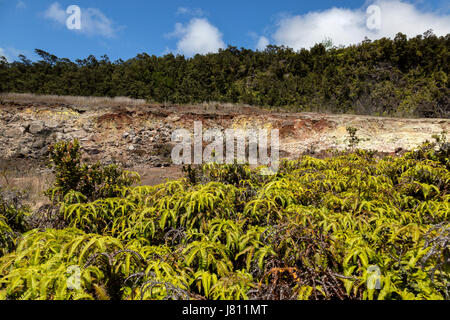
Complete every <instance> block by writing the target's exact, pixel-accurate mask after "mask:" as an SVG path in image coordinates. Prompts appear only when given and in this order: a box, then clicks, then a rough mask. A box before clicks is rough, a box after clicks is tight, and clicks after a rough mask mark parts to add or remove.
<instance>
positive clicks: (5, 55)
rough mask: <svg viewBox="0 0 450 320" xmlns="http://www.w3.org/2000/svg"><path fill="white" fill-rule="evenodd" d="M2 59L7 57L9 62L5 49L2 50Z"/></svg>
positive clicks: (0, 51)
mask: <svg viewBox="0 0 450 320" xmlns="http://www.w3.org/2000/svg"><path fill="white" fill-rule="evenodd" d="M0 57H5V58H6V60H8V61H9V57H8V55H7V54H6V50H5V49H3V48H0Z"/></svg>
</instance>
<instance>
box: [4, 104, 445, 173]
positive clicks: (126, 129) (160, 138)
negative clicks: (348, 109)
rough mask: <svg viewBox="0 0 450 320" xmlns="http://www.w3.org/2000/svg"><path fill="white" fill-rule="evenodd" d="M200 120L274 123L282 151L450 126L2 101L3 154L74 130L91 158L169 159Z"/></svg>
mask: <svg viewBox="0 0 450 320" xmlns="http://www.w3.org/2000/svg"><path fill="white" fill-rule="evenodd" d="M194 121H202V123H203V128H204V129H206V128H218V129H226V128H239V129H246V128H252V129H255V128H278V129H279V130H280V147H281V155H282V156H283V157H288V158H295V157H297V156H299V155H300V154H302V153H303V152H306V151H308V150H309V151H311V150H315V151H320V150H323V149H327V148H339V149H342V148H345V147H346V146H347V142H346V138H347V137H348V134H347V131H346V128H347V127H354V128H357V129H358V133H357V135H358V137H360V138H362V139H363V141H362V142H361V144H360V147H362V148H365V149H375V150H377V151H380V152H388V153H391V152H394V151H395V150H398V148H402V149H411V148H414V147H415V146H417V145H419V144H420V143H422V142H423V141H425V140H427V139H429V140H430V139H431V136H432V135H433V134H439V133H441V132H442V131H443V130H446V131H449V130H450V120H449V119H394V118H378V117H366V116H355V115H328V114H317V113H277V112H270V111H267V110H261V109H256V108H250V107H237V106H221V105H211V104H209V105H205V106H163V105H145V106H127V105H117V106H110V105H109V106H95V107H92V106H80V105H78V106H74V105H69V104H62V103H58V104H55V103H44V102H43V103H26V102H14V101H6V102H5V101H3V102H1V103H0V127H1V128H2V130H1V133H0V158H1V159H3V160H4V159H15V158H24V159H37V160H38V159H42V158H44V157H45V154H46V152H47V148H48V146H49V145H50V144H52V143H54V142H55V141H57V140H61V139H73V138H78V139H79V140H80V141H81V143H82V145H83V148H84V151H85V154H86V158H88V159H89V160H92V161H97V160H100V161H103V162H106V163H108V162H120V163H122V164H124V165H125V166H127V167H131V166H135V165H137V164H144V165H148V166H155V167H160V166H168V165H169V164H170V152H171V134H172V132H173V131H174V130H175V129H178V128H186V129H188V130H189V131H191V132H193V128H194V126H193V122H194Z"/></svg>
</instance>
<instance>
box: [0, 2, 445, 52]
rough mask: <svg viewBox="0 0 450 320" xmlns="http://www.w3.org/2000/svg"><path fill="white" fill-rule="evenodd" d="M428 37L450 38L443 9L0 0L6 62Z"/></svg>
mask: <svg viewBox="0 0 450 320" xmlns="http://www.w3.org/2000/svg"><path fill="white" fill-rule="evenodd" d="M70 5H77V6H79V7H80V9H81V29H80V30H69V29H68V28H67V27H66V23H65V21H66V19H67V17H68V16H69V15H68V14H67V13H66V9H67V7H69V6H70ZM370 5H375V6H377V8H379V11H378V12H377V13H376V14H379V16H377V17H379V25H378V26H377V27H376V28H369V27H368V24H367V23H366V22H367V19H368V18H369V16H370V14H369V13H367V11H366V10H367V8H368V7H369V6H370ZM372 17H373V16H372ZM377 21H378V20H377ZM427 29H433V30H434V32H435V33H436V34H438V35H443V34H447V33H450V4H449V2H448V1H443V0H433V1H407V0H375V1H356V0H349V1H329V0H315V1H300V0H276V1H264V0H259V1H258V0H255V1H254V0H240V1H235V0H228V1H211V0H209V1H200V0H199V1H180V0H174V1H168V0H166V1H161V0H159V1H144V0H128V1H106V0H91V1H87V0H70V1H65V0H59V1H54V0H49V1H47V0H0V55H4V56H6V57H7V58H8V60H14V59H16V58H17V55H18V54H25V55H26V56H27V57H29V58H31V59H36V56H35V55H34V53H33V51H34V49H35V48H39V49H43V50H45V51H49V52H51V53H53V54H55V55H57V56H58V57H65V58H69V59H72V60H73V59H77V58H85V57H87V56H88V55H89V54H94V55H95V56H97V57H99V56H101V55H103V54H107V55H108V56H109V57H110V58H111V59H112V60H116V59H118V58H122V59H124V60H126V59H129V58H132V57H134V56H136V54H138V53H142V52H147V53H149V54H155V55H163V54H166V53H168V52H172V53H174V54H177V53H179V54H184V55H186V56H192V55H193V54H195V53H207V52H215V51H217V50H218V49H219V48H222V47H226V46H227V45H233V46H237V47H246V48H251V49H263V48H264V47H265V45H266V44H268V43H271V44H277V45H286V46H289V47H292V48H294V49H300V48H302V47H310V46H311V45H313V44H314V43H316V42H321V41H323V40H324V39H331V40H332V41H333V43H334V44H335V45H349V44H352V43H358V42H360V41H362V40H363V39H364V37H365V36H367V37H368V38H370V39H376V38H380V37H382V36H388V37H393V35H395V34H396V33H397V32H399V31H401V32H404V33H406V34H407V35H408V36H414V35H416V34H419V33H423V32H424V31H426V30H427Z"/></svg>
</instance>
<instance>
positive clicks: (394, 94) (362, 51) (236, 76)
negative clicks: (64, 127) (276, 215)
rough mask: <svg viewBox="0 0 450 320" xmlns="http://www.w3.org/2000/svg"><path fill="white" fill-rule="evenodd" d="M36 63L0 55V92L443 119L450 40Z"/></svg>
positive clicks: (44, 58) (48, 56)
mask: <svg viewBox="0 0 450 320" xmlns="http://www.w3.org/2000/svg"><path fill="white" fill-rule="evenodd" d="M35 51H36V54H37V55H38V56H39V57H40V60H39V61H34V62H33V61H31V60H30V59H28V58H27V57H25V56H23V55H21V56H19V61H14V62H7V61H6V60H2V59H1V58H0V92H21V93H35V94H53V95H71V96H97V97H102V96H109V97H116V96H126V97H130V98H139V99H146V100H148V101H154V102H159V103H163V102H171V103H175V104H196V103H202V102H204V101H219V102H222V103H223V102H229V103H243V104H249V105H254V106H266V107H269V106H270V107H272V108H273V107H277V108H281V109H284V110H290V111H297V112H298V111H302V112H331V113H355V114H364V115H379V116H395V117H415V118H423V117H427V118H449V117H450V101H449V97H450V82H449V80H448V75H449V72H450V70H449V65H450V63H449V60H450V59H449V55H450V35H449V34H447V35H446V36H445V37H444V36H441V37H437V36H435V35H434V34H433V33H432V32H431V31H427V32H425V33H424V34H423V35H418V36H416V37H414V38H407V37H406V35H404V34H401V33H399V34H397V36H396V37H395V38H394V39H388V38H382V39H379V40H375V41H370V40H365V41H363V42H362V43H360V44H358V45H352V46H348V47H343V48H337V47H333V46H329V45H327V44H317V45H315V46H314V47H312V48H311V49H309V50H306V49H302V50H300V51H294V50H292V49H290V48H286V47H276V46H268V47H267V49H266V50H264V51H253V50H248V49H245V48H241V49H238V48H235V47H228V48H227V49H225V50H220V51H219V52H218V53H215V54H207V55H196V56H194V57H193V58H186V57H184V56H181V55H177V56H174V55H173V54H167V55H165V56H155V55H149V54H147V53H142V54H139V55H137V56H136V57H135V58H132V59H129V60H127V61H123V60H121V59H119V60H117V61H111V60H110V59H109V58H108V57H107V56H106V55H105V56H102V57H101V58H96V57H95V56H93V55H90V56H89V57H87V58H85V59H76V60H75V61H71V60H69V59H66V58H61V57H57V56H55V55H54V54H52V53H49V52H46V51H43V50H40V49H36V50H35Z"/></svg>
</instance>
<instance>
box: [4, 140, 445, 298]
mask: <svg viewBox="0 0 450 320" xmlns="http://www.w3.org/2000/svg"><path fill="white" fill-rule="evenodd" d="M449 156H450V148H449V144H448V143H446V142H445V140H444V137H440V138H439V137H436V142H435V143H425V144H424V145H423V146H421V147H420V148H419V149H418V150H415V151H411V152H409V153H406V154H404V155H403V156H401V157H392V156H388V157H384V158H382V159H380V158H378V157H376V156H375V155H374V153H373V152H368V151H361V150H355V151H353V152H350V151H349V152H345V153H336V154H335V155H334V156H332V157H328V158H325V159H318V158H313V157H310V156H303V157H302V158H301V159H299V160H296V161H283V162H282V164H281V167H280V170H279V172H278V174H276V175H274V176H262V175H260V174H258V169H250V168H249V167H247V166H245V165H217V164H208V165H204V166H202V167H186V168H185V171H186V178H185V179H183V180H179V181H169V182H167V183H165V184H162V185H158V186H135V183H136V182H137V181H138V180H139V177H138V176H137V175H136V174H134V173H131V172H126V171H122V170H121V169H120V168H119V167H117V166H106V167H104V166H101V165H90V166H88V165H84V164H82V163H81V161H80V146H79V144H78V142H77V141H74V142H70V143H66V142H61V143H58V144H56V145H55V146H54V147H53V148H52V149H51V157H52V161H53V162H52V163H53V168H54V170H55V174H56V177H55V181H56V182H55V186H54V188H52V189H51V190H49V191H48V192H47V194H48V195H49V196H50V197H51V199H52V200H53V202H54V205H55V207H56V208H58V211H57V212H58V215H59V218H60V220H61V221H62V224H61V221H59V222H58V224H56V223H55V226H54V227H53V228H42V227H39V226H38V227H35V228H34V229H32V230H30V228H31V227H30V221H33V219H36V217H34V215H33V214H30V213H29V212H28V209H27V208H24V207H21V206H20V205H19V204H18V201H16V202H14V201H13V202H11V201H7V200H5V199H6V195H5V194H3V195H2V199H3V200H2V204H1V206H0V210H1V211H0V229H1V233H0V249H1V251H0V256H1V258H0V298H1V299H449V298H450V296H449V285H450V283H449V275H450V273H449V272H450V269H449V268H450V266H449V262H448V261H449V257H450V252H449V241H450V223H449V213H450V204H449V200H450V194H449V190H450V171H449V170H450V163H449ZM77 270H78V271H79V276H80V277H79V281H78V278H76V277H75V278H74V275H76V272H77ZM373 270H379V272H380V277H379V278H378V280H379V282H378V283H377V282H375V285H374V286H371V285H367V284H368V281H369V283H370V281H372V280H374V279H373V278H371V277H373V274H371V271H373ZM375 280H376V279H375ZM68 284H71V285H68Z"/></svg>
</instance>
